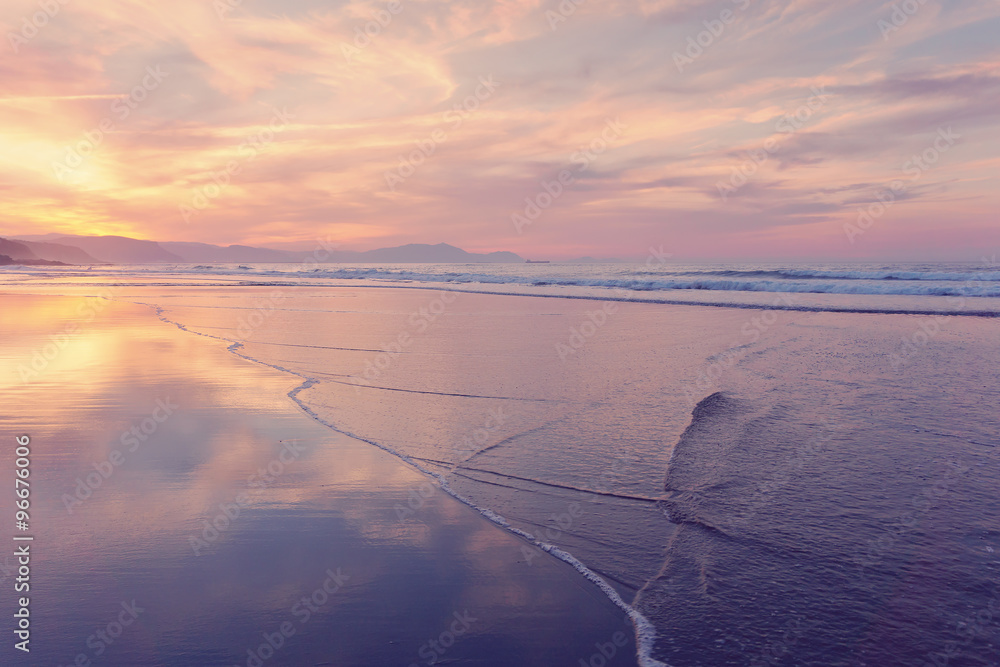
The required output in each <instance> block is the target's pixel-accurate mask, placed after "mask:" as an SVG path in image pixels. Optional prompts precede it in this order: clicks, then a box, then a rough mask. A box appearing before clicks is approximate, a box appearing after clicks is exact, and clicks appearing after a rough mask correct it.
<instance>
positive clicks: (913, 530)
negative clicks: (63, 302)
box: [118, 287, 1000, 667]
mask: <svg viewBox="0 0 1000 667" xmlns="http://www.w3.org/2000/svg"><path fill="white" fill-rule="evenodd" d="M118 298H120V299H122V300H130V301H136V302H143V303H148V304H155V305H156V306H157V307H159V308H161V309H162V310H161V311H160V314H161V316H162V317H163V318H164V319H165V320H166V321H168V322H175V323H178V324H179V325H181V326H182V327H184V328H185V329H187V330H188V331H189V332H192V333H195V332H197V333H201V334H204V335H206V336H213V337H217V338H219V339H220V341H219V342H221V343H223V344H225V345H229V344H231V343H233V342H238V343H239V345H237V346H235V347H234V348H233V351H234V353H235V354H239V355H244V356H246V357H249V358H253V359H256V360H258V361H260V362H262V363H264V364H267V365H269V366H273V367H278V368H281V369H285V371H286V372H291V373H294V374H297V379H296V382H298V381H301V380H302V379H306V378H308V379H310V380H311V381H312V384H311V386H309V388H307V389H304V390H303V391H301V392H299V393H298V394H296V400H298V401H300V402H301V404H302V405H303V406H305V407H306V408H308V409H309V410H310V411H312V412H313V413H314V414H315V415H316V416H317V417H318V418H319V419H322V420H323V421H324V422H326V423H328V424H330V425H331V426H332V427H333V428H334V429H337V430H339V431H341V432H346V433H349V434H353V435H356V436H358V437H361V438H363V439H365V440H367V441H369V442H371V443H373V444H374V445H377V446H378V447H383V448H386V449H388V450H391V451H393V452H394V453H395V454H396V455H398V456H400V457H403V458H406V459H408V460H409V461H410V462H412V463H413V464H414V465H415V466H419V467H420V468H422V469H424V470H426V471H427V472H428V473H431V474H433V475H440V476H441V481H444V482H445V483H447V484H448V485H449V488H450V489H451V490H452V491H453V492H455V493H457V494H459V495H461V496H463V497H464V498H466V499H467V500H468V501H469V502H470V503H471V504H473V505H475V506H477V507H479V508H481V509H482V510H484V511H486V512H487V513H489V512H495V513H496V514H499V515H502V516H503V517H504V519H506V520H507V521H509V522H510V524H511V526H512V527H514V528H516V529H518V530H521V531H524V532H527V533H530V534H531V535H532V537H533V539H534V540H536V541H539V542H544V543H550V544H553V545H555V546H557V547H559V548H560V549H563V550H565V551H566V552H568V553H570V554H572V555H573V556H575V557H576V558H578V559H579V560H580V561H582V563H583V564H584V565H586V566H587V567H588V568H590V570H592V571H593V572H595V573H597V574H598V575H600V576H601V577H603V578H604V579H605V580H606V581H607V582H608V583H609V584H611V585H612V586H613V587H614V588H615V589H616V590H617V591H618V593H620V594H621V596H622V597H623V598H624V600H625V601H627V602H632V603H633V604H634V606H635V608H636V609H637V610H638V611H640V612H641V613H642V614H643V615H644V616H645V617H646V618H648V619H649V620H650V621H652V623H653V625H654V626H655V629H656V632H657V636H656V641H655V643H654V644H653V645H652V646H651V653H652V655H653V656H655V657H656V658H659V659H661V660H665V661H668V662H669V663H670V664H672V665H675V666H677V667H683V666H685V665H746V664H751V665H762V664H785V665H799V664H806V665H845V666H846V665H850V666H852V667H853V666H856V665H909V664H917V665H923V664H924V663H930V664H941V662H942V660H945V661H946V662H947V664H953V665H991V664H992V663H991V661H993V662H995V661H996V660H997V657H996V656H997V645H998V643H1000V635H998V632H997V631H998V628H1000V608H998V605H1000V590H998V587H1000V509H998V505H997V503H996V502H995V489H996V488H997V486H998V481H1000V456H998V454H997V445H998V444H1000V439H998V436H997V432H998V426H1000V424H998V420H997V416H996V415H997V409H996V408H997V400H996V396H997V395H1000V391H998V390H1000V386H998V384H1000V380H998V378H997V375H996V373H995V368H996V362H997V360H998V356H1000V353H998V347H997V333H998V329H997V327H998V326H1000V324H998V323H997V322H996V320H994V319H986V318H977V317H968V316H964V317H932V316H923V315H920V316H913V315H909V316H904V315H889V314H857V313H823V312H818V313H815V312H789V311H783V312H777V311H759V310H758V311H747V310H739V309H728V308H705V307H697V306H667V305H662V304H641V303H620V304H617V305H615V306H614V307H613V308H609V309H606V307H607V304H606V303H605V302H600V301H585V300H562V299H552V298H547V299H531V298H524V297H515V296H492V295H480V294H454V293H441V292H437V291H434V290H415V289H405V290H392V289H377V290H372V289H365V288H354V287H337V288H324V289H316V288H260V287H244V288H229V287H226V288H206V287H201V288H197V289H186V288H171V289H165V288H154V289H141V288H121V290H120V291H119V295H118ZM372 449H374V448H372ZM413 479H414V480H415V481H414V483H412V484H410V485H406V484H400V485H396V486H394V487H393V488H392V490H391V492H390V495H392V494H395V496H394V500H393V503H392V505H393V508H392V511H395V512H396V513H397V514H398V515H399V516H402V517H403V519H404V522H406V521H410V520H412V519H413V518H415V517H416V518H418V519H419V517H420V515H421V514H422V512H424V508H425V507H426V505H427V502H428V500H427V498H437V497H439V496H440V497H444V494H443V493H440V492H437V491H434V489H435V488H436V483H434V484H430V483H429V482H428V481H427V480H428V479H429V478H427V477H420V476H417V477H414V478H413ZM425 494H426V495H427V498H425ZM387 510H388V508H387ZM484 523H485V521H484ZM487 525H489V524H487ZM518 552H519V556H520V559H521V560H522V561H524V565H527V564H529V563H530V568H529V569H531V568H534V567H535V564H537V563H541V562H543V561H544V560H545V559H544V558H543V557H542V552H541V551H539V550H537V549H536V548H534V547H532V546H530V544H529V543H527V542H521V543H520V546H519V547H518ZM546 558H547V557H546ZM580 585H581V586H585V587H586V588H587V590H589V591H590V593H592V594H593V595H595V596H600V592H599V591H598V590H597V589H596V588H594V587H591V586H590V585H589V584H586V583H585V582H584V581H583V579H582V578H580ZM970 619H971V620H970ZM994 619H998V620H994ZM595 641H596V640H595ZM585 657H586V656H585ZM553 664H574V665H575V664H578V661H575V660H574V661H570V662H568V663H561V662H559V661H556V662H555V663H553Z"/></svg>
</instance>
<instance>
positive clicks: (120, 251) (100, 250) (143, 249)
mask: <svg viewBox="0 0 1000 667" xmlns="http://www.w3.org/2000/svg"><path fill="white" fill-rule="evenodd" d="M324 253H325V255H324V254H320V255H319V256H320V257H323V259H322V261H323V262H329V263H347V262H358V263H373V262H379V263H400V264H402V263H435V264H437V263H463V264H465V263H523V262H524V259H523V258H521V257H520V256H518V255H516V254H514V253H512V252H491V253H474V252H467V251H465V250H462V249H461V248H456V247H455V246H452V245H448V244H447V243H438V244H436V245H429V244H426V243H410V244H408V245H402V246H396V247H393V248H379V249H377V250H367V251H364V252H356V251H351V250H326V251H324ZM0 255H2V256H5V257H6V258H7V259H9V260H10V261H7V262H4V261H3V260H0V263H8V264H9V263H19V264H51V263H57V264H58V263H62V264H163V263H169V264H204V263H218V264H237V263H240V262H247V263H250V262H258V263H260V262H271V263H284V262H290V263H298V262H303V261H306V260H307V259H314V260H315V259H318V257H316V255H315V254H314V253H313V252H307V251H294V250H276V249H274V248H255V247H252V246H245V245H230V246H218V245H212V244H209V243H185V242H179V241H161V242H157V241H144V240H140V239H131V238H127V237H125V236H78V235H67V234H45V235H42V236H22V237H20V238H0Z"/></svg>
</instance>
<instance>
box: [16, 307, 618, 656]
mask: <svg viewBox="0 0 1000 667" xmlns="http://www.w3.org/2000/svg"><path fill="white" fill-rule="evenodd" d="M2 298H3V311H2V318H3V328H4V331H5V336H4V339H3V343H2V347H0V359H2V360H3V366H4V369H5V372H4V374H3V378H2V384H0V401H2V404H3V405H4V410H3V432H4V438H5V439H7V440H8V443H7V444H8V449H13V445H14V438H15V436H18V435H22V434H28V435H30V437H31V450H32V457H31V478H30V479H31V481H32V482H33V486H32V495H31V499H32V507H31V533H30V534H31V535H32V536H33V537H34V542H33V543H32V550H33V551H32V553H33V560H32V573H31V591H30V595H31V604H30V609H31V619H32V626H31V627H32V635H31V644H30V648H31V653H30V656H29V655H21V654H20V652H16V651H14V650H13V648H12V646H11V642H9V641H8V642H5V643H4V645H3V648H2V649H0V655H2V656H3V657H2V661H3V662H4V663H5V664H58V665H68V664H73V662H74V660H79V661H80V662H81V663H83V661H84V660H92V661H93V663H94V664H114V665H195V664H197V665H259V664H285V665H291V664H294V665H390V664H394V665H407V666H408V665H423V664H430V663H431V662H432V661H437V662H440V663H441V664H450V663H452V662H453V663H455V664H475V665H512V664H518V665H576V664H579V661H580V660H581V659H583V660H585V661H589V660H590V659H591V657H592V655H594V654H597V653H598V651H599V650H600V649H601V648H602V647H603V648H604V649H605V650H606V651H608V650H611V649H613V650H614V652H615V656H614V658H613V659H612V660H611V661H609V663H608V664H614V665H631V664H635V658H634V654H635V646H634V636H633V631H632V627H631V624H630V623H628V622H627V619H626V618H625V617H624V614H623V613H622V612H621V610H619V609H618V608H617V607H615V606H614V605H612V604H611V603H610V602H609V601H608V599H607V598H606V597H605V596H604V595H603V594H602V593H601V592H600V591H599V590H598V589H597V588H596V587H595V586H593V585H592V584H590V583H588V582H587V581H585V580H584V579H583V578H581V577H580V576H579V574H578V573H577V572H576V571H575V570H573V569H572V568H570V567H569V566H568V565H566V564H565V563H563V562H561V561H559V560H556V559H555V558H552V557H550V556H548V555H542V556H541V557H535V555H534V554H530V553H529V554H527V555H526V552H525V551H524V542H523V541H522V540H519V539H518V538H517V537H515V536H513V535H511V534H509V533H507V532H505V531H503V530H502V529H501V528H499V527H498V526H496V525H494V524H493V523H491V522H489V521H487V520H485V519H484V518H483V517H482V516H481V515H480V514H478V513H476V512H474V511H473V510H471V509H470V508H468V507H466V506H465V505H463V504H461V503H459V502H458V501H456V500H454V499H453V498H451V497H450V496H448V495H447V494H445V493H443V492H441V491H440V490H438V489H436V488H434V487H433V486H432V485H429V484H428V478H426V477H425V476H423V475H421V474H419V473H418V472H416V471H415V470H414V469H412V468H410V467H408V466H406V465H405V464H403V463H401V462H400V461H399V460H397V459H395V458H393V457H392V456H390V455H389V454H387V453H385V452H383V451H381V450H379V449H378V448H376V447H372V446H371V445H369V444H367V443H362V442H359V441H357V440H353V439H351V438H349V437H346V436H344V435H342V434H338V433H335V432H333V431H331V430H330V429H328V428H326V427H324V426H323V425H321V424H319V423H317V422H316V421H315V420H313V419H311V418H309V417H308V416H307V415H306V414H305V413H304V412H303V411H302V410H301V409H300V408H298V407H297V406H296V404H295V403H294V402H293V401H292V400H290V398H289V396H288V393H289V392H290V391H292V390H293V389H295V388H296V387H297V386H298V385H299V384H300V381H299V380H297V379H296V378H294V377H292V376H289V375H288V374H284V373H281V372H278V371H275V370H272V369H268V368H265V367H262V366H260V365H256V364H253V363H251V362H248V361H245V360H242V359H240V358H238V357H236V356H234V355H233V354H231V353H230V352H228V351H227V350H226V345H225V344H223V343H220V342H219V341H215V340H211V339H208V338H205V337H199V336H195V335H192V334H191V333H186V332H184V331H181V330H179V329H178V328H176V327H175V326H173V325H170V324H167V323H164V322H163V321H161V320H159V319H158V318H157V317H156V315H155V314H154V313H153V311H152V310H151V309H150V308H148V307H145V306H139V305H132V304H127V303H120V302H114V303H97V302H95V301H87V300H85V299H83V298H81V297H59V296H30V295H12V294H5V295H3V297H2ZM83 304H87V305H83ZM95 306H96V308H95ZM83 308H91V310H94V311H97V312H94V313H93V315H94V316H93V317H89V316H90V314H91V313H90V312H89V311H85V310H82V309H83ZM88 319H89V321H87V320H88ZM69 329H73V331H72V333H67V332H68V330H69ZM64 334H65V335H64ZM52 336H55V338H52ZM36 352H38V353H39V354H40V357H35V353H36ZM39 358H40V359H42V361H38V359H39ZM33 359H35V364H34V366H32V363H31V362H32V360H33ZM22 367H27V368H28V369H30V371H31V373H29V377H27V378H26V381H24V380H23V379H22V377H21V376H20V375H19V374H18V369H19V368H22ZM3 470H4V478H5V479H12V478H13V457H12V456H5V457H4V461H3ZM4 505H5V513H6V511H7V510H8V509H11V511H12V508H9V507H8V503H5V504H4ZM5 578H7V581H5V582H4V586H5V587H7V586H9V585H10V583H11V582H10V578H9V577H5ZM5 599H6V597H5ZM9 619H10V616H8V621H6V622H5V624H4V625H5V627H7V632H6V633H5V634H6V636H8V637H10V636H11V632H10V630H11V621H10V620H9ZM616 640H618V641H619V645H618V646H616V645H615V644H614V642H615V641H616ZM269 642H270V645H269ZM598 644H600V646H598ZM273 646H277V647H278V648H277V649H276V650H272V649H271V647H273ZM608 647H611V649H609V648H608ZM78 656H83V657H82V658H80V657H78Z"/></svg>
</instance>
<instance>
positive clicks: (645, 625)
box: [143, 304, 668, 667]
mask: <svg viewBox="0 0 1000 667" xmlns="http://www.w3.org/2000/svg"><path fill="white" fill-rule="evenodd" d="M143 305H146V306H147V307H149V308H152V309H153V310H154V313H155V314H156V316H157V317H158V318H159V319H160V320H161V321H162V322H165V323H167V324H172V325H174V326H176V327H177V328H178V329H179V330H181V331H183V332H185V333H190V334H194V335H198V336H205V337H208V338H212V339H215V340H219V341H222V342H228V343H231V345H229V346H228V347H227V348H226V350H227V351H228V352H230V353H231V354H233V355H235V356H236V357H238V358H240V359H244V360H246V361H249V362H251V363H255V364H259V365H261V366H264V367H266V368H270V369H273V370H276V371H279V372H282V373H288V374H290V375H294V376H295V377H298V378H301V379H302V380H303V382H302V383H301V384H299V385H298V386H296V387H295V388H294V389H292V390H291V391H289V392H288V394H287V396H288V398H289V399H290V400H291V401H292V403H294V404H295V405H296V406H297V407H298V408H299V410H301V411H302V412H303V414H305V415H306V416H307V417H309V418H310V419H312V420H314V421H315V422H317V423H319V424H322V425H323V426H324V427H326V428H329V429H330V430H332V431H334V432H336V433H340V434H342V435H344V436H346V437H348V438H351V439H352V440H355V441H357V442H363V443H366V444H368V445H371V446H373V447H377V448H378V449H380V450H382V451H384V452H386V453H388V454H390V455H391V456H393V457H395V458H396V459H398V460H399V461H400V462H402V463H404V464H406V465H408V466H410V467H412V468H413V469H415V470H416V471H418V472H419V473H421V474H422V475H424V476H426V477H428V478H430V479H432V480H434V481H435V482H436V483H437V487H438V488H439V489H441V490H442V491H444V492H445V493H446V494H448V495H449V496H450V497H452V498H454V499H455V500H457V501H458V502H460V503H462V504H463V505H465V506H466V507H469V508H470V509H473V510H475V511H476V512H478V513H479V514H480V515H481V516H482V517H483V518H485V519H486V520H487V521H489V522H491V523H492V524H495V525H496V526H498V527H500V528H502V529H503V530H505V531H506V532H508V533H510V534H511V535H513V536H515V537H517V538H520V539H522V540H524V541H525V542H527V543H528V544H530V545H532V546H534V547H536V548H538V549H541V550H542V551H544V552H545V553H548V554H549V555H551V556H552V557H553V558H555V559H557V560H560V561H562V562H564V563H566V564H567V565H569V566H571V567H572V568H573V569H574V570H576V571H577V572H578V573H579V574H580V575H581V576H582V577H583V578H584V579H586V580H587V581H588V582H590V583H592V584H593V585H594V586H596V587H597V588H598V589H599V590H600V591H601V592H602V593H603V594H604V595H605V596H607V598H608V599H609V600H610V601H611V602H612V603H613V604H614V605H615V606H616V607H618V608H619V609H621V610H622V611H623V612H625V614H626V615H627V616H628V617H629V619H630V620H631V621H632V626H633V629H634V632H635V639H636V645H637V647H638V651H637V655H636V658H637V660H638V664H639V667H668V665H667V664H666V663H664V662H660V661H659V660H656V659H654V658H653V657H652V651H653V647H654V644H655V642H656V639H657V633H656V629H655V628H654V627H653V625H652V623H650V622H649V620H648V619H646V617H644V616H643V615H642V614H641V613H640V612H639V611H638V610H637V609H635V608H634V607H632V606H631V605H630V604H629V603H627V602H625V600H623V599H622V597H621V595H619V594H618V591H616V590H615V589H614V588H613V587H612V586H611V585H610V584H608V582H607V581H605V579H604V578H603V577H601V576H600V575H599V574H597V573H596V572H594V571H593V570H591V569H590V568H589V567H587V566H586V565H585V564H584V563H582V562H581V561H580V560H579V559H577V558H576V557H575V556H573V554H571V553H569V552H567V551H564V550H563V549H560V548H558V547H557V546H555V545H553V544H549V543H547V542H543V541H541V540H538V539H537V538H536V537H535V536H534V535H533V534H531V533H528V532H526V531H524V530H521V529H520V528H517V527H515V526H512V525H511V524H510V523H509V522H508V521H507V520H506V519H505V518H503V517H502V516H500V515H499V514H496V513H495V512H493V511H492V510H490V509H489V508H486V507H480V506H478V505H476V504H475V503H474V502H472V501H471V500H469V499H468V498H466V497H464V496H463V495H461V494H460V493H458V492H457V491H455V490H453V489H452V488H451V486H450V485H449V484H448V482H447V480H445V479H444V477H443V476H442V475H440V474H438V473H435V472H434V471H432V470H430V469H429V468H427V467H425V466H423V465H421V464H420V463H419V462H418V461H416V460H414V459H413V458H412V457H410V456H408V455H406V454H404V453H402V452H400V451H397V450H396V449H394V448H392V447H389V446H387V445H385V444H382V443H379V442H376V441H374V440H370V439H368V438H365V437H363V436H361V435H358V434H356V433H351V432H349V431H345V430H342V429H340V428H338V427H337V426H336V425H334V424H332V423H330V422H328V421H327V420H325V419H323V418H322V417H321V416H320V415H318V414H317V413H316V412H315V411H314V410H313V409H312V408H310V407H309V406H308V405H307V404H306V403H305V402H303V401H302V400H300V399H299V398H298V395H299V393H300V392H303V391H306V390H308V389H310V388H312V387H313V386H315V385H318V384H321V383H322V382H323V381H322V380H320V379H317V378H312V377H308V376H306V375H304V374H302V373H299V372H297V371H294V370H291V369H287V368H283V367H281V366H276V365H273V364H269V363H267V362H265V361H261V360H260V359H256V358H254V357H251V356H249V355H246V354H242V353H241V352H240V351H239V350H240V348H242V347H243V346H244V345H243V343H241V342H239V341H232V340H228V339H226V338H222V337H218V336H212V335H211V334H205V333H200V332H197V331H190V330H189V329H187V328H186V327H185V326H184V325H183V324H181V323H180V322H177V321H175V320H171V319H169V318H166V317H164V315H163V308H162V307H161V306H157V305H153V304H143Z"/></svg>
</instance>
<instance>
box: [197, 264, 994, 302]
mask: <svg viewBox="0 0 1000 667" xmlns="http://www.w3.org/2000/svg"><path fill="white" fill-rule="evenodd" d="M191 270H192V269H188V271H191ZM178 271H179V272H184V269H178ZM203 271H204V270H203V269H198V268H197V267H195V270H194V271H193V272H196V273H201V272H203ZM212 273H215V274H219V273H221V272H220V271H219V270H213V271H212ZM233 273H237V272H233ZM238 274H239V275H241V276H244V277H245V276H246V275H247V272H246V271H245V270H242V271H239V272H238ZM253 275H254V276H255V277H264V276H268V277H283V278H292V277H307V278H309V279H310V282H306V283H303V284H310V283H311V284H315V283H314V282H312V281H313V280H315V279H326V280H370V281H391V282H418V283H445V284H468V283H478V284H487V285H491V284H492V285H523V286H531V287H538V286H547V287H591V288H604V289H607V290H624V291H634V292H666V291H673V290H696V291H697V290H701V291H725V292H773V293H779V292H784V293H798V294H867V295H886V296H944V297H948V296H951V297H1000V271H991V272H981V273H950V272H944V271H924V272H902V271H823V270H806V269H782V270H750V271H740V270H719V271H692V272H686V273H665V272H629V273H625V274H619V275H621V276H622V277H620V278H609V277H604V276H601V277H593V278H590V277H583V276H559V275H547V276H544V277H539V276H537V275H523V274H522V275H514V274H509V273H499V272H498V273H480V272H460V271H443V272H421V271H412V270H406V269H394V268H384V267H358V268H338V269H313V270H311V271H280V270H261V271H256V272H254V274H253ZM740 278H743V279H740ZM824 279H825V282H824V281H823V280H824ZM956 283H960V284H956Z"/></svg>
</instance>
